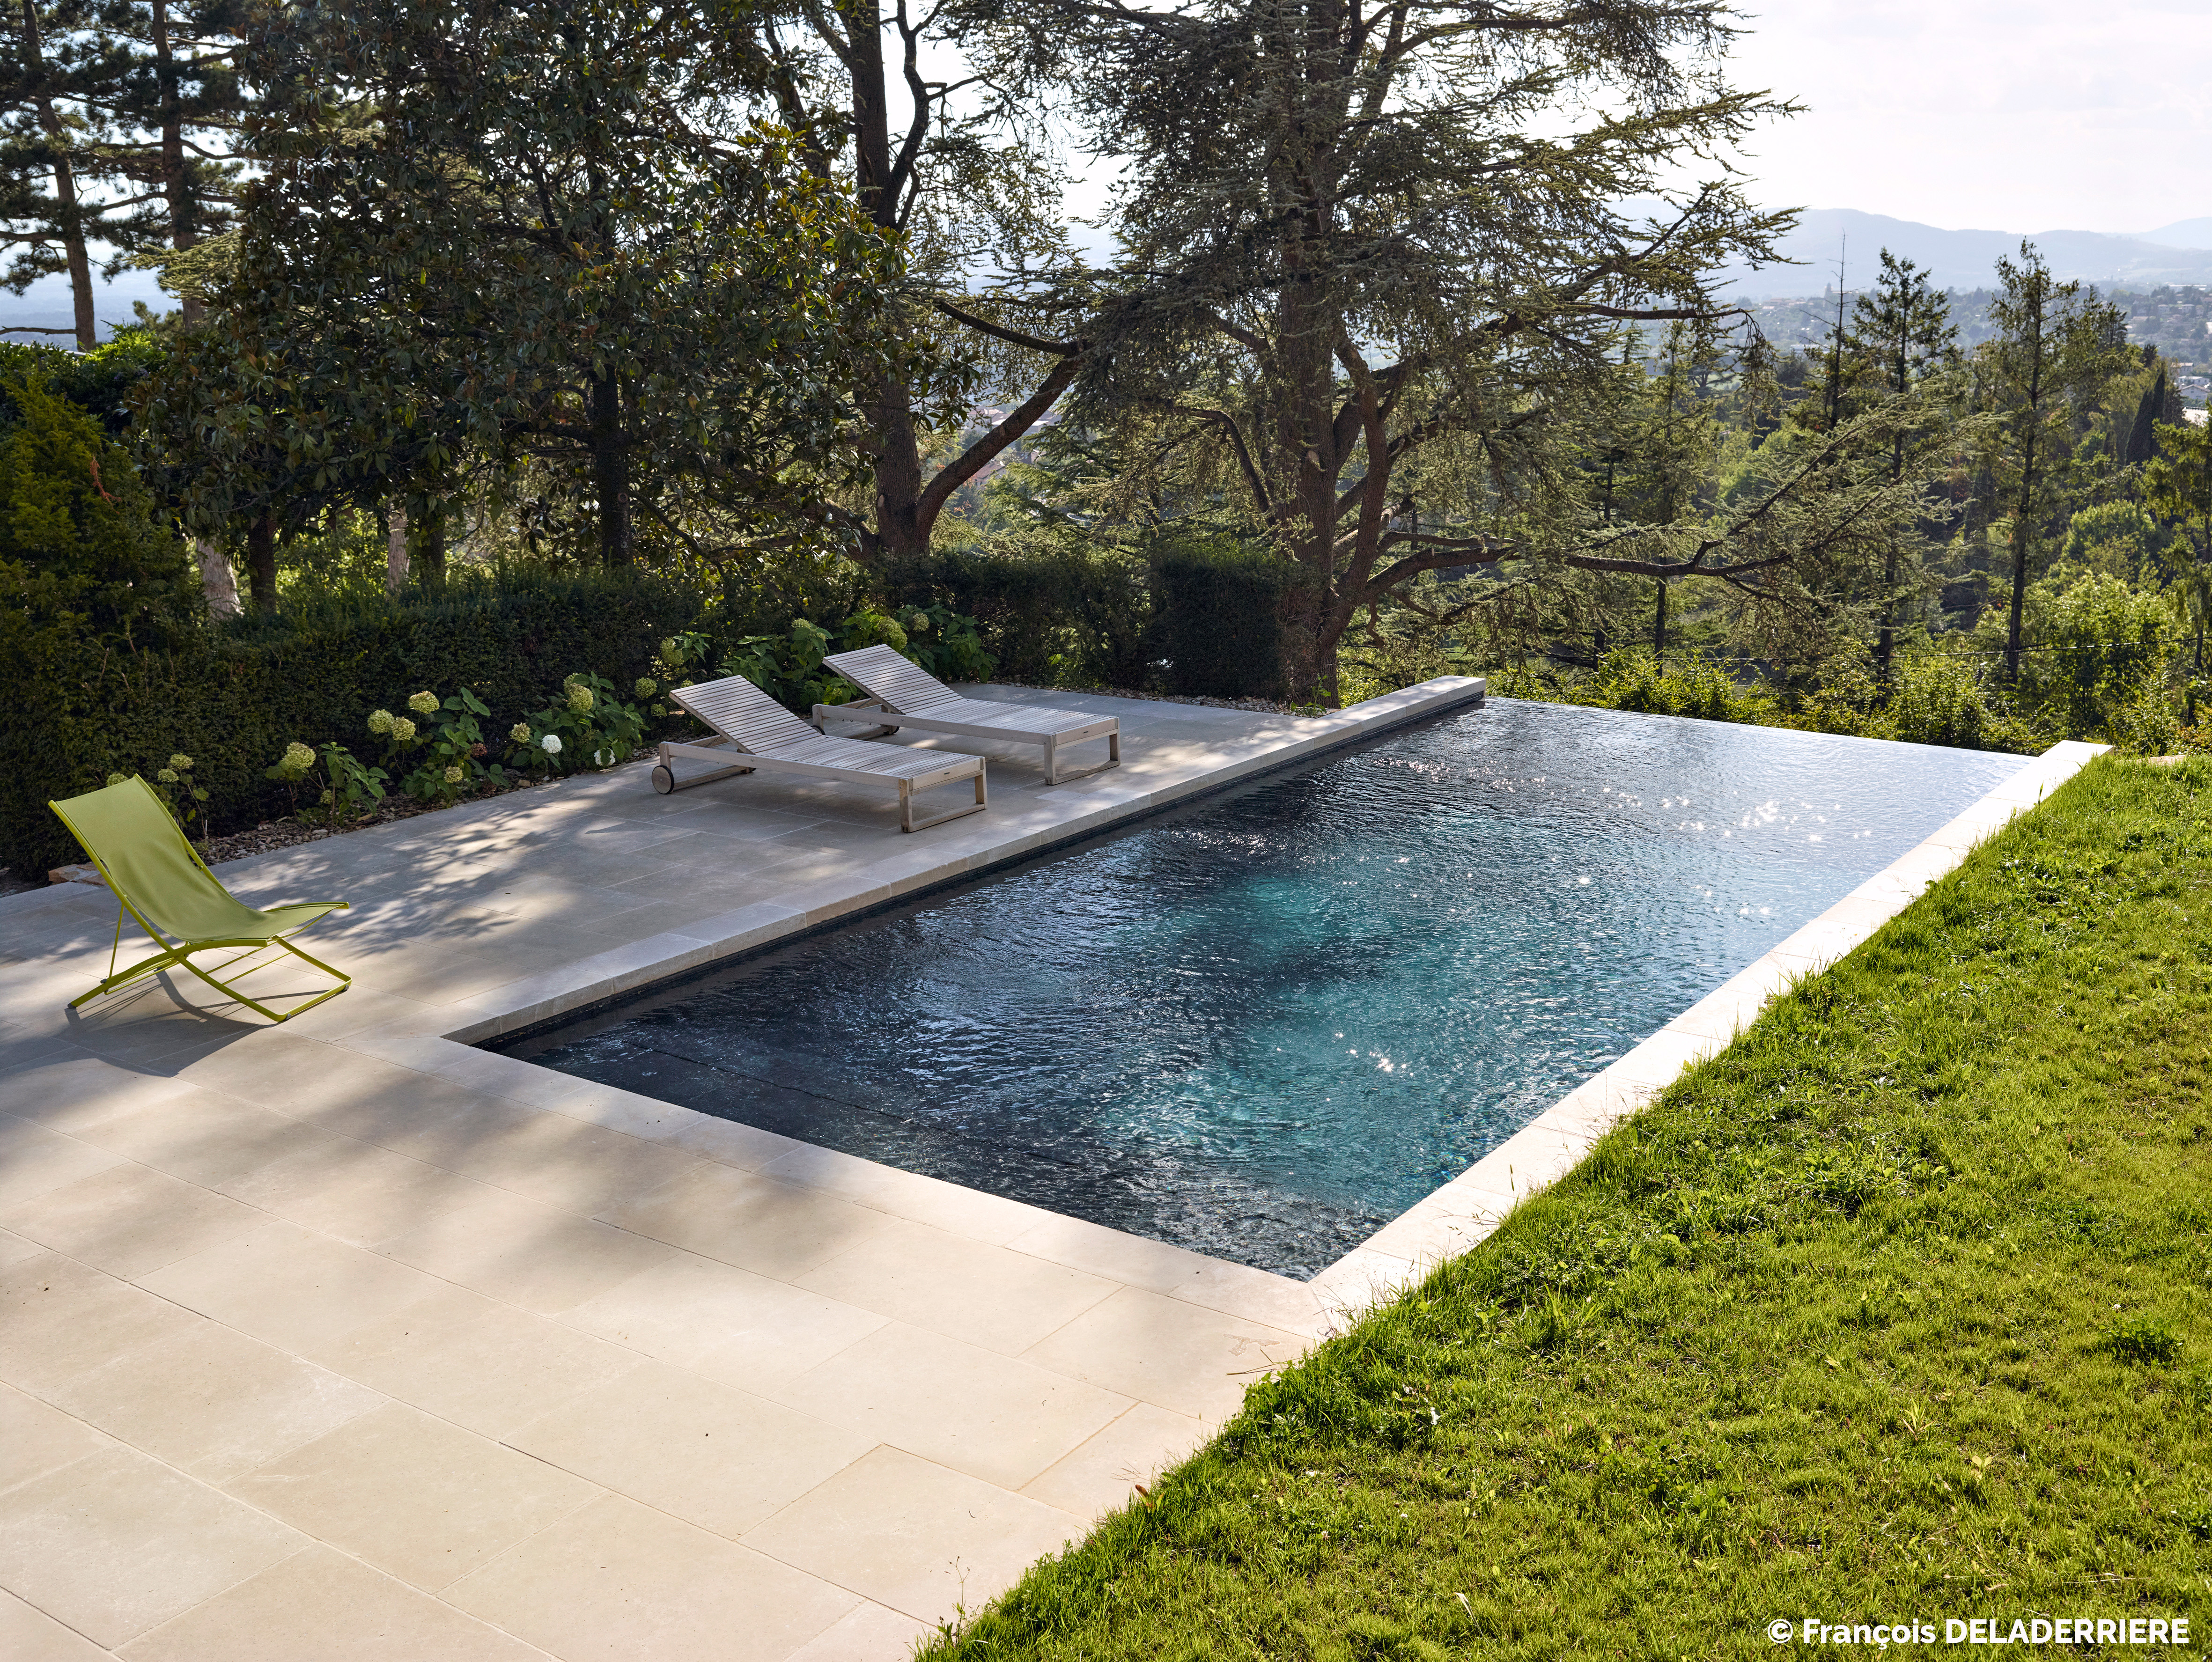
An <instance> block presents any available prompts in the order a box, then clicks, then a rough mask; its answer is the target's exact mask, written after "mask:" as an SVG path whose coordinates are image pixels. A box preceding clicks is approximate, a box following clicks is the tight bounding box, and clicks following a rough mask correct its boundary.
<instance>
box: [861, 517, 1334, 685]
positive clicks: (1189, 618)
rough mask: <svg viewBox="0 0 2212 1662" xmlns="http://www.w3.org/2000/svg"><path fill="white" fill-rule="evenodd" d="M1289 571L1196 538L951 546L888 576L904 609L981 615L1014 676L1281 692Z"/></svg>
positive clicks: (1005, 669)
mask: <svg viewBox="0 0 2212 1662" xmlns="http://www.w3.org/2000/svg"><path fill="white" fill-rule="evenodd" d="M879 581H880V585H881V586H882V588H883V590H884V592H885V593H886V594H887V595H889V596H890V597H892V598H894V599H896V601H898V602H899V603H900V604H909V605H911V604H924V603H927V602H928V601H930V600H937V601H941V602H943V603H944V604H946V605H948V606H950V607H951V609H952V610H955V611H957V612H961V613H963V614H965V615H967V616H970V617H973V618H975V620H976V622H977V625H978V627H979V628H980V629H981V634H982V637H983V644H984V646H986V647H987V649H988V650H989V652H991V654H992V656H994V658H997V659H998V660H999V674H1000V676H1003V677H1004V678H1006V680H1008V681H1018V682H1030V683H1032V684H1035V685H1041V686H1047V687H1127V688H1137V689H1145V690H1150V689H1158V690H1161V691H1165V692H1170V693H1180V694H1184V695H1200V696H1206V697H1214V698H1246V697H1259V698H1274V697H1279V696H1280V695H1281V693H1282V690H1283V682H1284V675H1283V625H1282V613H1283V596H1284V594H1285V591H1287V589H1288V588H1289V586H1290V583H1291V570H1290V567H1288V566H1286V565H1285V563H1284V562H1283V561H1281V560H1279V559H1278V558H1276V557H1274V556H1273V555H1269V554H1267V553H1266V552H1264V551H1262V550H1258V549H1249V548H1246V547H1244V546H1243V545H1242V544H1240V543H1232V542H1229V541H1226V540H1212V541H1198V540H1187V541H1179V542H1170V543H1160V544H1158V546H1156V547H1155V548H1154V549H1152V552H1151V553H1150V555H1137V554H1135V553H1128V552H1122V551H1120V550H1115V549H1095V550H1094V549H1069V550H1066V551H1060V552H1048V553H1042V554H1036V555H1028V556H1024V557H1019V558H1017V557H1011V556H1008V555H991V554H981V553H976V552H974V551H972V550H960V551H951V552H941V553H938V554H934V555H931V556H930V557H929V558H928V559H927V560H920V561H910V562H908V563H907V564H905V565H902V566H900V567H896V568H895V569H892V570H888V571H885V572H884V573H881V574H880V577H879Z"/></svg>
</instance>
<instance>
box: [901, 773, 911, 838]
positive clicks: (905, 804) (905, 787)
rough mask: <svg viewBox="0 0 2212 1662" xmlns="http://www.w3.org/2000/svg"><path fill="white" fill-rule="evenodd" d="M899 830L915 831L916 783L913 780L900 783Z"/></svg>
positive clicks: (904, 780) (903, 780) (902, 780)
mask: <svg viewBox="0 0 2212 1662" xmlns="http://www.w3.org/2000/svg"><path fill="white" fill-rule="evenodd" d="M899 829H900V830H902V831H911V830H913V829H914V781H913V780H912V779H901V780H900V781H899Z"/></svg>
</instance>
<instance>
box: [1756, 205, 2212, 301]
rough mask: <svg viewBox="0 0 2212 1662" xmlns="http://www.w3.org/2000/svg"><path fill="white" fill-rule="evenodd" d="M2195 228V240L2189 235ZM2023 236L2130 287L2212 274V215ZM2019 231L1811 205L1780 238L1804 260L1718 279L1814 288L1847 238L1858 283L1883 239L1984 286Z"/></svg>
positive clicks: (1853, 282) (2016, 246) (1936, 268)
mask: <svg viewBox="0 0 2212 1662" xmlns="http://www.w3.org/2000/svg"><path fill="white" fill-rule="evenodd" d="M2191 238H2194V239H2198V240H2193V241H2192V240H2185V239H2191ZM2021 240H2022V238H2021V233H2019V232H2016V231H1946V230H1942V229H1941V228H1939V227H1936V226H1933V225H1921V224H1917V223H1916V222H1915V221H1911V220H1905V219H1891V218H1889V217H1887V215H1881V214H1868V213H1862V212H1860V211H1859V210H1858V209H1856V208H1812V209H1807V210H1806V211H1805V212H1804V213H1803V214H1802V215H1800V216H1799V219H1798V223H1797V228H1796V230H1795V231H1793V232H1792V233H1790V235H1788V236H1787V237H1784V239H1783V240H1782V241H1781V243H1780V245H1779V246H1780V247H1781V250H1782V252H1784V254H1785V255H1787V256H1788V257H1789V258H1790V259H1792V260H1794V261H1798V262H1802V263H1801V264H1792V265H1770V266H1767V267H1766V268H1765V269H1764V270H1757V271H1754V270H1751V269H1750V268H1749V267H1748V266H1731V267H1729V268H1726V269H1725V270H1723V272H1722V273H1721V283H1722V286H1723V288H1727V289H1728V290H1729V291H1730V292H1731V293H1733V294H1737V295H1739V296H1741V297H1744V298H1747V299H1765V298H1769V297H1780V296H1784V295H1803V294H1818V293H1820V291H1821V290H1822V289H1823V288H1827V287H1828V286H1829V285H1831V284H1832V283H1833V282H1835V281H1836V260H1837V255H1838V249H1839V248H1841V247H1843V246H1844V245H1846V244H1848V260H1847V263H1846V270H1845V271H1844V282H1845V283H1846V285H1847V286H1849V287H1850V288H1863V287H1864V286H1865V285H1866V284H1867V283H1868V282H1870V281H1871V280H1872V278H1873V276H1874V274H1875V271H1876V270H1877V269H1878V263H1879V261H1880V258H1881V251H1882V250H1883V249H1884V248H1887V249H1888V250H1889V251H1890V252H1892V253H1893V254H1895V255H1897V256H1898V257H1899V258H1901V259H1909V260H1911V261H1913V262H1914V263H1915V264H1918V265H1919V266H1920V267H1921V268H1922V269H1923V270H1926V271H1928V272H1929V274H1930V275H1931V276H1933V277H1934V278H1935V281H1936V283H1937V284H1938V285H1939V286H1941V287H1942V288H1989V287H1990V285H1991V284H1992V282H1994V273H1995V270H1996V261H1997V256H1998V255H2000V254H2008V255H2015V256H2016V255H2017V254H2018V253H2019V252H2020V245H2021ZM2026 240H2027V241H2030V242H2033V244H2034V245H2035V246H2037V247H2038V248H2039V249H2040V250H2041V251H2042V253H2043V258H2045V260H2046V261H2047V262H2049V264H2050V266H2051V272H2052V274H2053V275H2054V276H2057V277H2059V278H2061V279H2068V278H2078V279H2080V280H2081V281H2082V282H2094V283H2104V284H2112V283H2124V284H2125V285H2127V286H2128V287H2129V288H2158V287H2160V286H2161V285H2165V284H2179V283H2197V284H2212V219H2193V220H2182V221H2179V222H2177V223H2175V224H2172V225H2169V226H2166V227H2164V228H2163V229H2161V230H2159V231H2155V232H2149V233H2146V234H2143V235H2142V236H2131V237H2123V236H2110V235H2106V234H2104V233H2102V232H2098V231H2037V232H2031V233H2029V234H2027V238H2026Z"/></svg>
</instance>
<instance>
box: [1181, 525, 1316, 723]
mask: <svg viewBox="0 0 2212 1662" xmlns="http://www.w3.org/2000/svg"><path fill="white" fill-rule="evenodd" d="M1152 571H1153V585H1154V586H1153V604H1154V607H1155V609H1156V610H1157V613H1158V624H1157V626H1156V628H1155V629H1154V631H1153V635H1154V640H1155V641H1156V643H1157V646H1158V652H1159V656H1160V657H1161V658H1163V659H1164V660H1165V664H1164V670H1163V675H1164V680H1165V682H1166V685H1167V690H1168V691H1169V692H1171V693H1181V694H1183V695H1186V696H1193V695H1194V696H1200V697H1209V698H1279V697H1281V696H1282V694H1283V681H1284V676H1283V594H1284V591H1285V590H1286V589H1287V588H1288V587H1289V586H1290V576H1291V573H1290V567H1288V566H1286V565H1285V563H1284V562H1283V561H1281V560H1280V559H1278V558H1276V557H1274V556H1273V555H1267V554H1265V553H1263V552H1261V551H1260V550H1257V549H1247V548H1243V547H1241V546H1239V545H1237V544H1236V543H1176V544H1171V545H1170V546H1168V547H1166V548H1164V549H1161V550H1160V551H1159V552H1158V554H1157V555H1154V556H1153V561H1152Z"/></svg>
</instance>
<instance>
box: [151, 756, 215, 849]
mask: <svg viewBox="0 0 2212 1662" xmlns="http://www.w3.org/2000/svg"><path fill="white" fill-rule="evenodd" d="M154 788H155V790H156V791H158V792H161V799H162V800H163V801H164V802H166V803H167V804H169V812H170V814H171V816H173V817H174V819H175V820H176V822H177V823H178V824H179V825H180V826H182V825H190V824H191V822H193V821H194V820H197V821H198V822H199V823H200V840H201V841H202V842H203V843H204V842H205V841H206V840H207V838H208V830H207V816H206V814H205V813H204V811H203V810H202V806H201V805H202V804H204V803H205V802H206V801H207V799H208V793H207V791H206V789H205V787H204V786H200V785H197V784H195V783H194V782H193V779H192V759H191V757H190V756H188V755H185V753H184V752H183V751H181V750H178V751H175V752H173V753H172V754H171V755H170V757H169V760H168V761H167V762H166V763H164V764H163V765H162V766H161V767H157V768H155V770H154Z"/></svg>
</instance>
